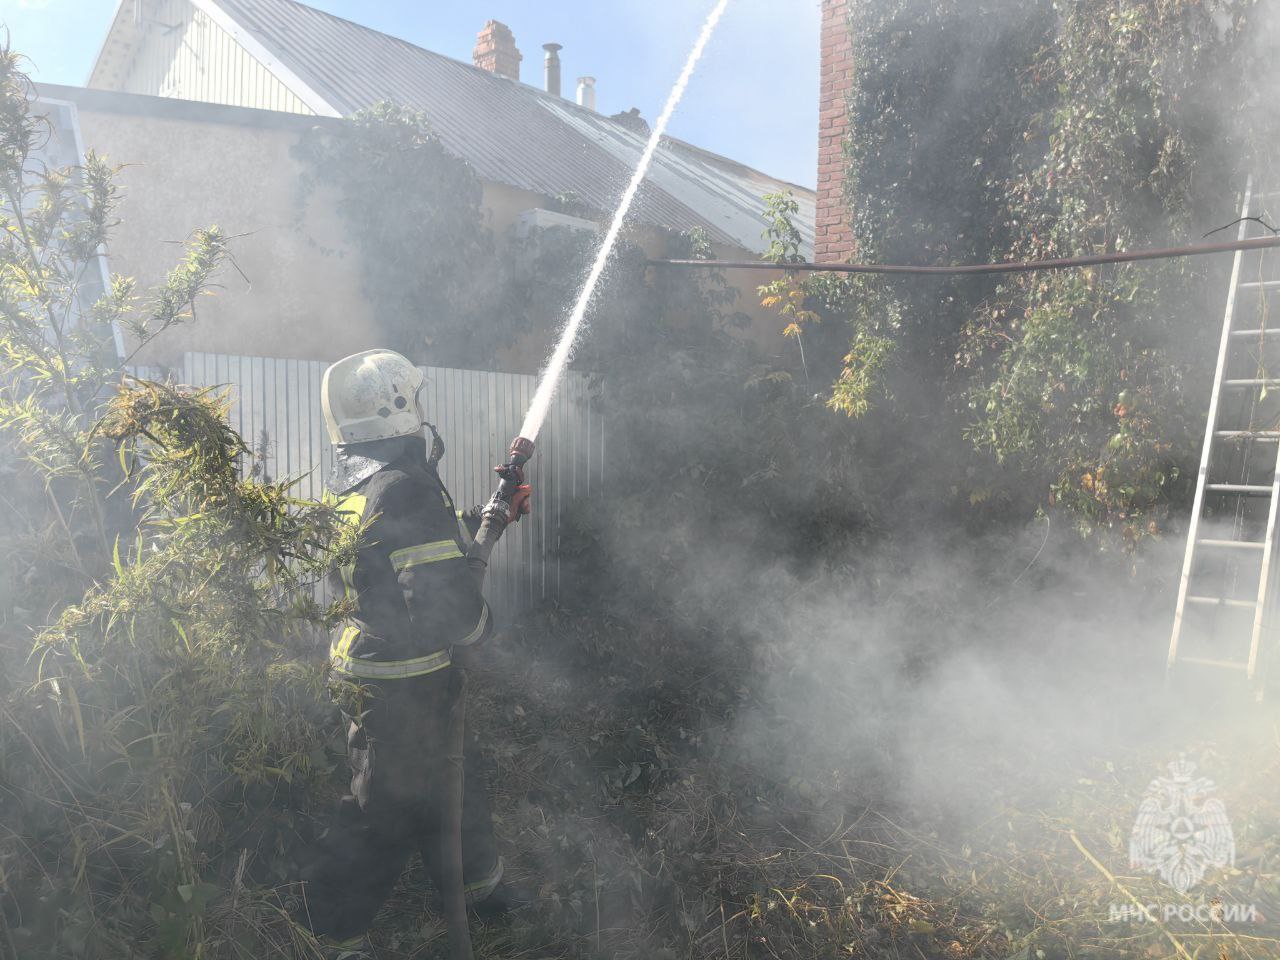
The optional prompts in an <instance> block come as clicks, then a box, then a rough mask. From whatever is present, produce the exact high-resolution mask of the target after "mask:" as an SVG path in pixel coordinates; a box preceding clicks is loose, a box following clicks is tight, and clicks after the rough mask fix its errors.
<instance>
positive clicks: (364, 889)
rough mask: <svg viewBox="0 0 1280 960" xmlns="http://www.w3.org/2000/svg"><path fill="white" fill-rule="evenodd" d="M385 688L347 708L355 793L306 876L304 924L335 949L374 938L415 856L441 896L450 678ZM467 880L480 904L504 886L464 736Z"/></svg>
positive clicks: (479, 775)
mask: <svg viewBox="0 0 1280 960" xmlns="http://www.w3.org/2000/svg"><path fill="white" fill-rule="evenodd" d="M453 669H456V668H452V669H445V670H440V671H437V672H435V673H432V674H428V675H426V676H422V677H411V678H407V679H398V680H383V681H379V682H377V683H376V684H370V685H368V686H366V687H365V690H366V691H367V693H366V695H364V696H362V697H361V698H360V702H359V703H355V704H344V705H343V714H344V716H345V717H346V719H347V723H348V727H347V761H348V763H349V765H350V767H351V789H350V792H349V793H348V794H347V795H346V796H344V797H343V798H342V799H341V801H339V804H338V816H337V818H336V820H335V822H334V823H333V824H332V826H331V827H330V828H329V830H328V831H327V832H326V833H325V835H324V836H323V837H322V838H321V840H320V841H319V845H318V846H319V850H318V852H317V853H318V855H317V856H316V858H315V860H314V861H313V862H312V864H311V865H310V866H309V867H308V868H307V869H306V870H304V871H303V876H302V879H303V881H304V885H305V886H304V890H305V898H306V899H305V904H304V913H303V918H304V922H306V923H307V925H308V926H310V928H311V929H312V930H313V931H314V932H315V933H317V934H325V935H328V936H330V937H333V938H335V939H338V940H344V939H347V938H349V937H354V936H358V935H360V934H362V933H364V932H365V931H366V930H368V929H369V927H370V925H371V924H372V923H373V919H374V916H375V915H376V914H377V912H378V909H379V908H380V907H381V906H382V904H383V903H384V902H385V901H386V899H387V898H388V897H389V896H390V895H391V891H392V889H393V888H394V886H395V883H396V880H397V879H398V878H399V876H400V874H401V872H402V871H403V869H404V866H405V864H406V863H407V862H408V860H409V858H410V857H411V856H412V855H413V853H414V852H415V851H417V852H420V853H421V854H422V859H423V862H424V864H425V865H426V867H427V870H428V873H429V875H430V876H431V879H432V881H433V883H434V884H435V887H436V891H437V893H438V892H439V891H440V889H441V887H440V882H441V881H440V867H441V863H440V860H441V855H440V848H441V835H440V825H441V824H440V810H441V802H442V794H443V789H442V788H443V787H444V785H445V783H446V782H447V779H448V767H447V764H448V762H449V760H448V757H447V756H446V747H447V744H446V734H447V724H448V712H449V705H450V699H449V698H450V674H451V673H452V672H453ZM463 776H464V793H463V797H464V800H463V815H462V857H463V877H464V882H465V884H466V889H467V895H468V899H469V900H472V901H476V900H482V899H484V898H485V897H487V896H488V895H489V894H490V893H492V892H493V890H494V888H495V887H497V885H498V882H499V880H501V879H502V861H501V859H500V858H499V857H498V851H497V845H496V844H495V842H494V837H493V823H492V820H491V817H490V810H489V798H488V796H487V794H486V790H485V783H484V773H483V770H482V769H481V764H480V760H479V750H478V749H476V743H475V742H474V740H473V737H472V734H471V731H470V730H469V729H468V730H467V739H466V749H465V753H464V763H463Z"/></svg>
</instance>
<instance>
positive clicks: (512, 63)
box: [471, 20, 523, 80]
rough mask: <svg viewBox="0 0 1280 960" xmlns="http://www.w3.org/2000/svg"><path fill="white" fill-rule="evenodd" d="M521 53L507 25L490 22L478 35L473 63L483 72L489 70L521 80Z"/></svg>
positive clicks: (501, 75)
mask: <svg viewBox="0 0 1280 960" xmlns="http://www.w3.org/2000/svg"><path fill="white" fill-rule="evenodd" d="M522 59H523V57H521V56H520V51H519V50H517V49H516V38H515V36H514V35H513V34H512V33H511V28H510V27H508V26H507V25H506V24H505V23H499V22H498V21H497V20H490V21H489V22H488V23H486V24H485V25H484V29H483V30H481V31H480V32H479V33H478V34H476V46H475V49H474V50H472V51H471V62H472V63H474V64H475V65H476V66H477V67H479V68H480V69H481V70H488V71H489V72H490V73H496V74H497V75H498V76H500V77H508V78H510V79H511V80H519V79H520V61H521V60H522Z"/></svg>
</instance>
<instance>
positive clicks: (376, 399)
mask: <svg viewBox="0 0 1280 960" xmlns="http://www.w3.org/2000/svg"><path fill="white" fill-rule="evenodd" d="M424 379H425V378H424V377H423V375H422V371H421V370H419V369H418V368H417V367H415V366H414V365H413V364H412V363H410V362H409V361H408V360H407V359H406V358H405V357H402V356H401V355H400V354H398V353H396V352H394V351H392V350H366V351H365V352H364V353H355V354H352V355H351V356H349V357H345V358H344V359H342V360H339V361H338V362H337V363H335V364H332V365H331V366H330V367H329V369H328V370H326V371H325V372H324V380H323V381H322V382H321V384H320V406H321V408H322V409H323V410H324V422H325V426H326V427H328V429H329V439H330V440H332V441H333V442H334V443H335V444H341V443H363V442H365V441H366V440H385V439H387V438H389V437H407V436H410V435H411V434H415V433H418V432H419V431H421V430H422V424H423V421H424V420H425V419H426V416H425V413H424V411H423V409H422V406H421V403H420V402H419V399H418V391H419V390H421V389H422V384H423V381H424Z"/></svg>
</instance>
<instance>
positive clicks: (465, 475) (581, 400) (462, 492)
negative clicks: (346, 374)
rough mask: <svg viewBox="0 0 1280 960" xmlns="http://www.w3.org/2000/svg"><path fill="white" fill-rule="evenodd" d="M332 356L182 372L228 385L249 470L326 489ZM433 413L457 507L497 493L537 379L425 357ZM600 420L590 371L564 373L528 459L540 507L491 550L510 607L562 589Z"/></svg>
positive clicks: (494, 596) (191, 365)
mask: <svg viewBox="0 0 1280 960" xmlns="http://www.w3.org/2000/svg"><path fill="white" fill-rule="evenodd" d="M326 366H327V365H326V364H324V363H320V362H313V361H307V360H281V359H272V358H270V357H236V356H227V355H224V354H212V353H188V354H186V355H185V356H184V358H183V368H182V380H183V382H185V383H188V384H191V385H192V386H197V387H209V386H216V385H226V386H227V387H229V388H230V390H231V401H232V406H231V425H232V426H233V427H235V428H236V429H237V430H238V431H239V432H240V434H241V436H243V437H244V438H245V442H246V443H248V444H249V445H250V446H251V447H252V448H253V450H254V462H253V465H252V469H254V470H257V471H259V473H260V474H261V475H263V476H266V477H270V478H272V479H283V478H285V477H297V478H301V479H300V481H299V484H298V491H299V493H300V494H301V495H304V496H309V497H319V496H320V494H321V492H322V490H323V488H324V478H325V477H326V476H327V475H328V472H329V469H330V466H331V464H332V458H333V451H332V448H331V446H330V444H329V439H328V435H327V434H326V433H325V429H324V423H323V420H322V418H321V415H320V380H321V377H322V376H323V375H324V370H325V367H326ZM423 369H424V371H425V372H426V375H427V386H426V391H427V392H426V397H427V405H428V415H429V416H431V417H432V418H433V420H434V422H435V425H436V429H438V430H439V431H440V434H441V436H442V437H443V438H444V441H445V445H446V448H447V449H446V452H445V456H444V460H443V461H442V462H441V465H440V466H441V475H442V476H443V478H444V481H445V484H446V486H448V488H449V492H450V493H451V494H452V495H453V498H454V501H455V502H456V503H457V505H458V508H459V509H460V510H465V509H468V508H469V507H471V506H473V505H475V504H478V503H483V502H484V501H486V500H487V499H488V498H489V495H490V494H491V493H492V492H493V487H494V485H495V483H496V478H495V477H494V474H493V466H494V464H495V463H498V462H499V461H500V460H502V459H504V458H505V455H506V452H507V447H508V446H509V445H510V443H511V439H512V438H513V437H514V436H515V435H516V433H517V432H518V431H519V429H520V425H521V422H522V421H523V419H524V414H525V410H526V409H527V408H528V406H529V400H530V399H531V398H532V397H533V391H534V387H535V386H536V378H534V377H531V376H527V375H523V374H513V373H489V372H485V371H479V370H451V369H447V368H442V367H424V368H423ZM604 444H605V430H604V421H603V418H602V417H601V414H600V405H599V403H598V401H597V398H596V397H594V396H593V395H592V391H591V388H590V385H589V382H588V379H587V378H586V377H584V376H583V375H581V374H576V373H570V374H568V376H567V377H566V378H565V382H564V383H563V384H562V386H561V389H560V393H559V396H558V397H557V398H556V401H555V403H554V405H553V406H552V409H551V415H550V416H549V418H548V420H547V423H546V424H545V425H544V426H543V428H542V432H541V434H539V436H538V440H537V452H536V453H535V454H534V457H533V460H531V461H530V463H529V469H528V475H529V481H530V483H532V484H533V491H534V500H533V515H532V516H531V517H528V518H526V519H525V520H522V521H521V522H520V523H518V524H516V525H514V526H513V527H510V528H508V530H507V532H506V533H505V534H504V535H503V537H502V540H501V541H500V542H499V544H498V547H497V549H496V550H495V551H494V555H493V561H492V566H491V568H490V572H489V576H488V579H487V585H486V588H485V593H486V594H487V595H488V597H489V602H490V604H491V605H492V606H493V608H494V612H495V613H496V614H497V615H498V616H499V617H510V616H511V615H513V614H515V613H519V612H520V611H523V610H526V609H528V608H529V606H530V605H532V604H533V603H536V602H537V601H538V600H541V599H544V598H547V597H554V596H557V595H558V594H559V591H560V562H559V560H558V559H557V555H556V554H557V544H558V540H559V534H560V528H561V521H562V517H563V516H564V512H565V510H566V509H567V507H568V506H569V505H570V503H572V502H573V500H574V499H575V498H578V497H584V496H589V495H591V494H592V493H593V492H596V491H598V490H599V489H600V485H601V476H602V468H603V465H604Z"/></svg>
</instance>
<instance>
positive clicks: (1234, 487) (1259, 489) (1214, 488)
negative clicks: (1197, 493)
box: [1205, 483, 1271, 497]
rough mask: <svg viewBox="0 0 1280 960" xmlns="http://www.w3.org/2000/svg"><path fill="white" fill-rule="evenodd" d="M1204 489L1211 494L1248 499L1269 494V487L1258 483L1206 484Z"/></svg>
mask: <svg viewBox="0 0 1280 960" xmlns="http://www.w3.org/2000/svg"><path fill="white" fill-rule="evenodd" d="M1205 489H1206V490H1208V491H1210V492H1211V493H1238V494H1242V495H1244V496H1249V497H1265V496H1267V495H1268V494H1270V493H1271V487H1269V486H1263V485H1262V484H1260V483H1207V484H1205Z"/></svg>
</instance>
